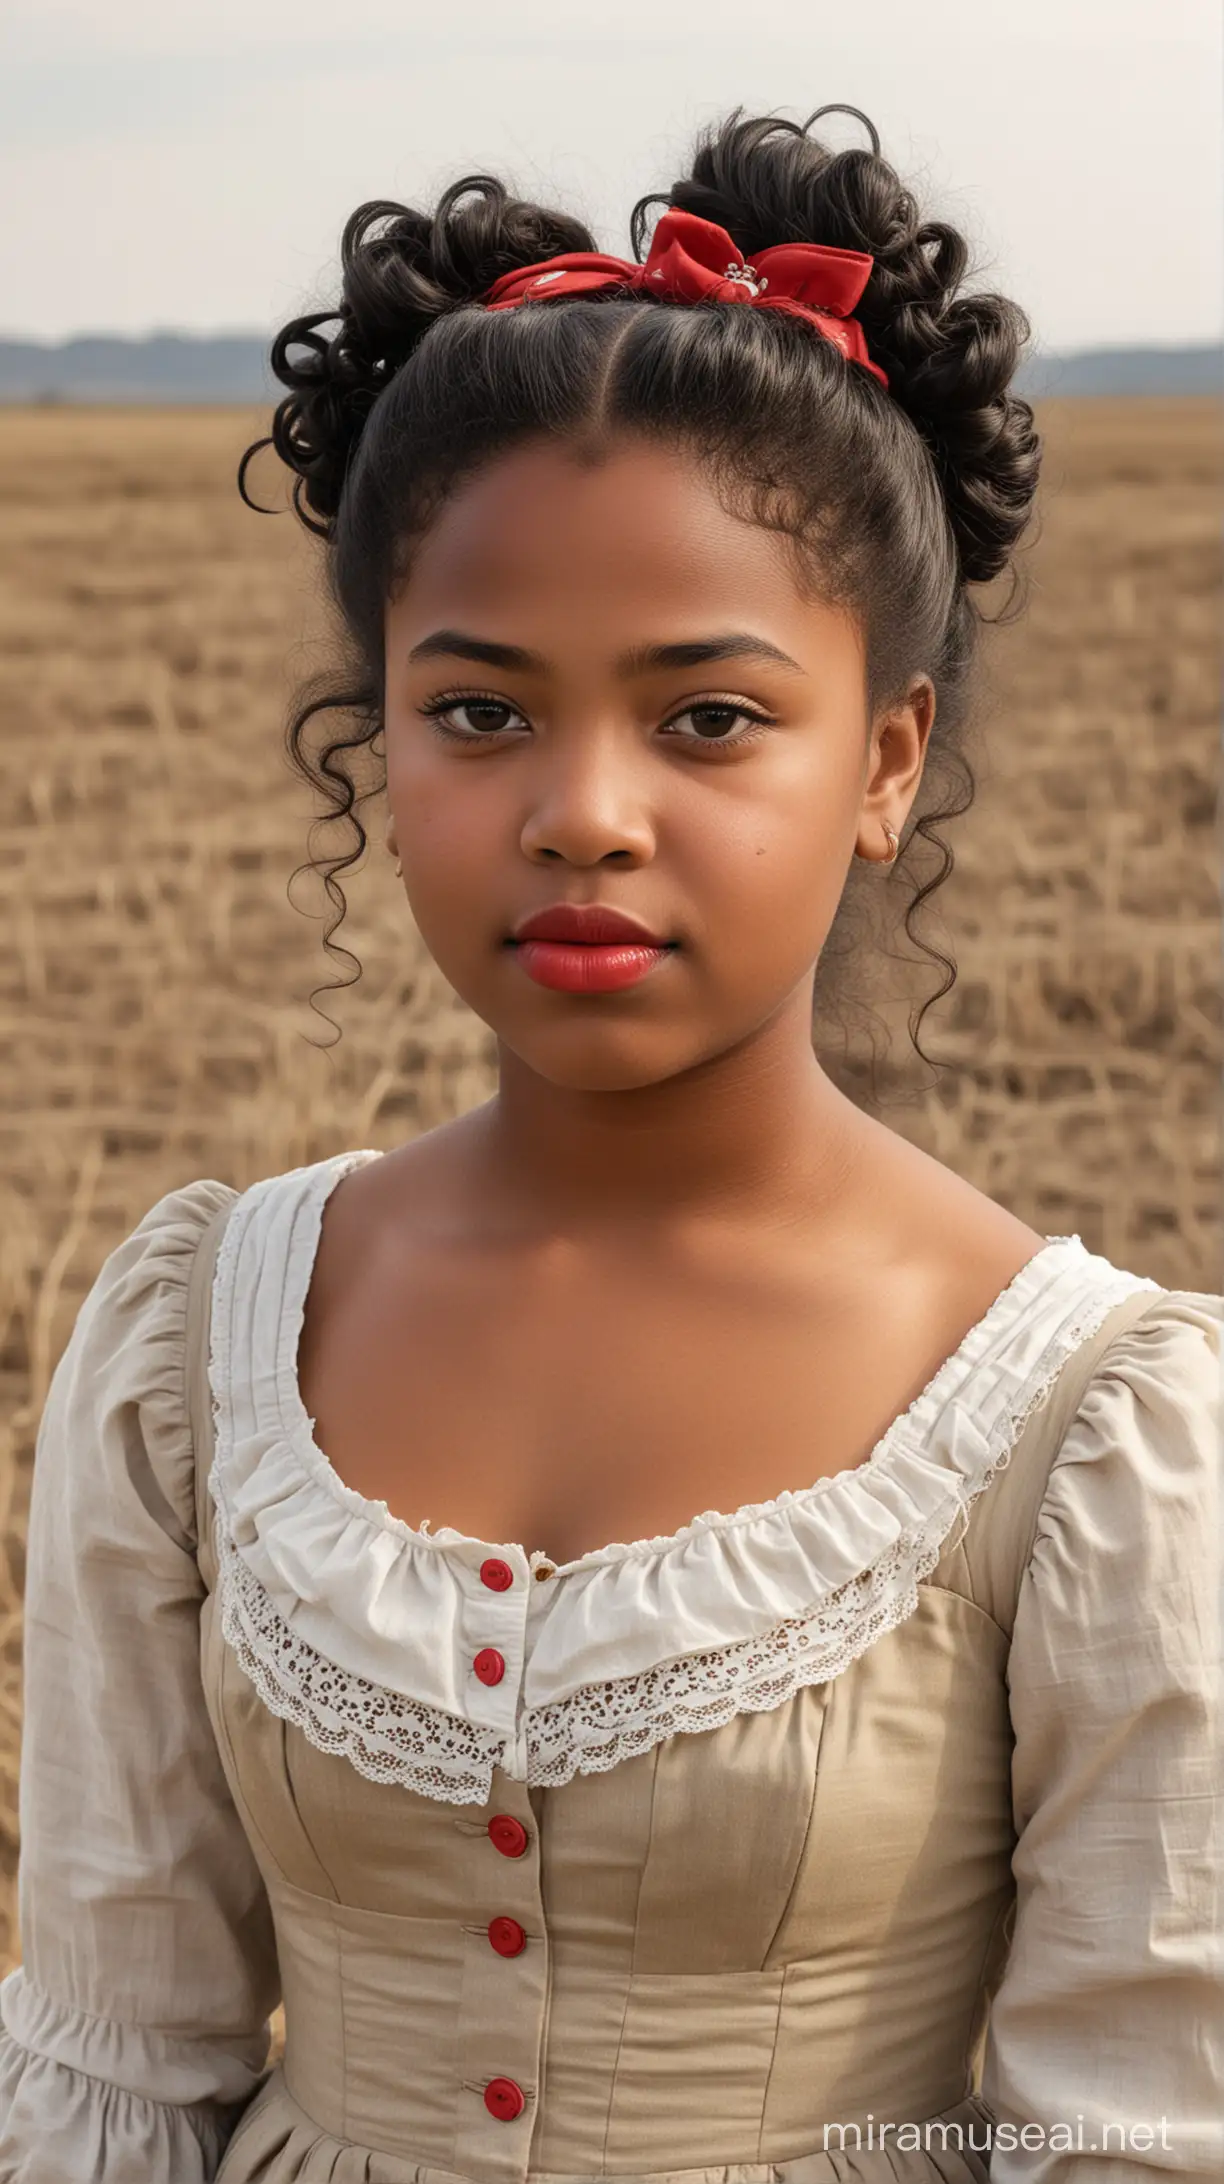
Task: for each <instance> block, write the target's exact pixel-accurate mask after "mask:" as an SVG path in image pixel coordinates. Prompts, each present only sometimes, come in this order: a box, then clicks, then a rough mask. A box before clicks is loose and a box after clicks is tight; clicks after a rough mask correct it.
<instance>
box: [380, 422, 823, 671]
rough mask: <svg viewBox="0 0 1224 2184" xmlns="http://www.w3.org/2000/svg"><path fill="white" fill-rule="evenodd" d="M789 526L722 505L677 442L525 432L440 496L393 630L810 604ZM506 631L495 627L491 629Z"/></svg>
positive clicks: (803, 614)
mask: <svg viewBox="0 0 1224 2184" xmlns="http://www.w3.org/2000/svg"><path fill="white" fill-rule="evenodd" d="M832 611H833V610H832V609H829V608H824V609H821V608H819V607H817V606H815V605H814V603H813V600H812V596H811V591H810V588H809V587H807V586H805V585H803V584H802V583H801V578H800V572H799V569H798V566H797V564H796V561H795V557H794V552H793V549H792V548H791V547H790V544H789V542H788V541H786V540H785V539H782V538H780V537H779V536H778V534H777V533H776V532H774V531H771V530H769V529H767V528H766V527H764V526H763V525H761V524H759V523H754V522H752V521H751V520H750V519H748V518H747V517H746V516H743V515H738V514H736V513H734V512H732V511H731V510H730V509H728V508H727V507H726V506H725V505H724V502H723V500H722V499H721V497H720V495H719V492H718V489H717V487H716V485H715V483H714V481H713V479H712V478H711V476H710V475H709V473H708V471H707V470H706V469H705V468H704V466H703V465H702V464H701V463H700V462H699V461H698V460H697V459H696V457H694V456H689V455H687V454H686V453H685V452H683V451H682V450H679V449H676V448H672V447H667V446H662V445H659V446H656V445H654V444H652V443H646V442H642V441H627V442H623V443H615V444H613V446H612V447H611V448H610V449H608V450H606V451H602V452H600V453H598V454H584V453H583V452H582V451H581V450H579V449H577V448H573V447H570V446H564V445H558V444H556V443H548V442H543V443H541V442H533V443H531V444H529V445H526V446H523V447H519V448H516V449H513V450H512V451H510V452H509V453H508V454H506V455H503V456H500V457H498V458H496V459H495V460H494V461H493V462H491V463H489V464H488V465H487V466H486V467H485V468H484V469H482V470H480V471H479V472H477V473H476V474H475V475H474V476H473V477H471V478H469V479H467V480H466V481H464V482H463V483H462V484H461V485H459V486H458V487H457V488H456V489H455V490H454V491H453V492H452V493H451V494H450V495H449V496H448V498H447V500H446V502H445V503H444V505H443V507H442V508H441V510H440V512H439V513H438V515H437V516H436V518H435V520H434V522H433V524H432V525H431V527H430V529H429V531H428V532H427V534H426V535H425V537H424V538H423V539H422V540H421V541H420V542H419V544H418V546H417V547H416V549H415V552H414V555H413V560H412V565H411V568H410V570H409V573H408V576H407V578H406V580H405V581H404V583H403V584H402V585H401V586H400V587H399V590H398V591H397V593H396V595H395V597H394V599H393V600H392V602H391V603H390V607H389V616H390V617H393V618H394V622H395V624H396V626H397V628H398V629H400V630H406V629H408V628H409V627H410V626H413V625H416V624H418V623H419V624H420V625H422V626H424V625H425V624H430V625H431V626H432V625H435V624H438V623H453V622H456V621H459V620H462V621H463V623H464V624H465V626H466V625H467V624H470V623H471V622H472V619H473V617H474V616H478V615H483V616H484V617H485V618H486V619H489V618H495V619H496V621H497V622H498V624H499V625H500V624H502V623H508V622H509V621H514V622H515V624H516V626H518V625H521V624H522V623H523V622H529V623H531V624H532V625H534V626H537V627H538V626H539V625H540V624H541V623H547V622H553V623H560V624H564V623H566V622H567V621H572V619H573V618H574V617H575V616H578V617H579V618H580V619H581V620H582V621H583V622H584V623H585V624H587V625H589V624H590V623H591V621H592V619H593V618H598V619H602V620H606V621H608V622H614V621H618V622H631V623H633V624H634V626H635V634H636V628H637V626H638V625H640V624H641V623H642V622H643V621H649V622H651V623H657V622H658V621H659V620H660V619H661V618H662V619H665V620H669V621H680V622H684V623H686V624H691V625H693V626H694V627H697V626H700V627H723V626H725V627H728V628H730V627H743V626H744V624H745V617H746V616H748V617H749V618H751V617H752V616H754V615H755V616H757V617H758V618H759V617H766V618H768V619H770V620H771V621H774V622H780V621H785V622H786V623H787V624H788V625H789V627H790V630H791V633H792V635H793V632H794V629H795V627H796V625H797V624H799V623H801V622H804V621H807V622H808V625H809V626H810V618H811V617H812V615H813V614H816V615H818V616H820V615H824V616H827V615H829V614H830V613H831V612H832ZM499 633H500V631H499Z"/></svg>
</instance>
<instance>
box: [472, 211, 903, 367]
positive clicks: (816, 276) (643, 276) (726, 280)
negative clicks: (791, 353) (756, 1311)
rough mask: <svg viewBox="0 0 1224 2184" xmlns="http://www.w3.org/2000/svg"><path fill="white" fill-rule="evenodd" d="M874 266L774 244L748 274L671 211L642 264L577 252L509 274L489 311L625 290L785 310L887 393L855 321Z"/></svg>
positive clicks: (709, 228)
mask: <svg viewBox="0 0 1224 2184" xmlns="http://www.w3.org/2000/svg"><path fill="white" fill-rule="evenodd" d="M874 262H875V261H874V259H873V258H872V257H871V255H870V253H869V252H867V251H865V250H838V249H835V248H834V247H833V246H832V245H831V244H824V243H777V244H775V245H773V246H772V247H771V248H770V249H769V250H761V251H758V252H757V255H756V258H755V260H754V262H753V263H752V264H751V265H748V264H746V263H745V261H744V258H743V256H742V254H741V252H740V251H739V250H737V248H736V246H735V244H734V243H733V242H732V240H731V237H730V236H729V235H728V233H727V231H726V229H725V228H721V227H719V226H717V224H716V223H715V222H714V221H713V220H702V219H700V218H699V216H698V215H697V214H696V213H695V212H678V211H675V210H672V211H670V212H665V213H664V214H663V217H662V219H661V220H660V221H659V224H658V226H657V227H656V228H655V231H654V236H653V238H652V241H651V245H650V254H649V256H648V257H647V260H646V263H645V265H635V264H634V262H633V261H632V259H629V258H611V257H606V256H605V255H604V253H603V252H602V251H598V250H571V251H568V252H566V253H564V254H563V255H562V256H560V257H557V258H544V259H541V261H540V262H539V263H538V264H537V265H523V266H518V267H516V269H515V271H514V272H513V273H503V274H502V277H501V279H500V280H497V281H494V283H493V286H492V288H490V290H489V292H488V295H487V296H486V297H485V298H484V302H485V305H486V308H487V309H488V310H490V311H506V310H509V309H510V308H511V306H512V305H514V304H516V303H545V302H547V301H548V300H549V298H550V297H553V296H581V295H588V294H591V293H593V292H594V291H595V290H597V289H601V288H623V289H625V290H627V291H630V292H633V293H644V292H646V291H649V292H650V293H651V294H652V295H656V296H664V297H666V299H667V300H668V302H669V303H750V304H752V305H753V306H754V307H755V308H756V309H757V310H759V311H785V312H786V313H787V314H788V315H789V316H790V317H791V318H801V319H806V320H807V321H808V322H809V324H810V325H812V326H814V327H815V328H816V329H817V331H818V332H819V333H821V334H823V335H824V337H825V339H826V341H831V342H832V343H833V345H834V347H835V348H838V349H840V350H841V353H842V355H843V356H844V357H846V358H848V359H849V361H850V362H851V363H853V364H862V365H863V366H864V367H865V368H866V370H867V371H869V372H874V374H875V376H876V378H877V379H878V380H879V382H880V385H881V386H882V387H887V385H888V378H887V374H886V373H884V372H883V371H881V369H880V367H879V365H878V364H873V363H872V361H871V358H870V357H869V356H868V354H867V342H866V339H865V336H864V334H863V329H862V327H861V326H860V325H859V322H858V320H857V319H855V318H851V316H850V313H851V312H852V311H853V309H854V306H855V304H856V303H857V302H858V300H859V298H860V296H861V295H862V293H863V290H864V289H865V288H866V286H867V282H868V280H869V278H870V275H871V268H872V266H873V264H874Z"/></svg>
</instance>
